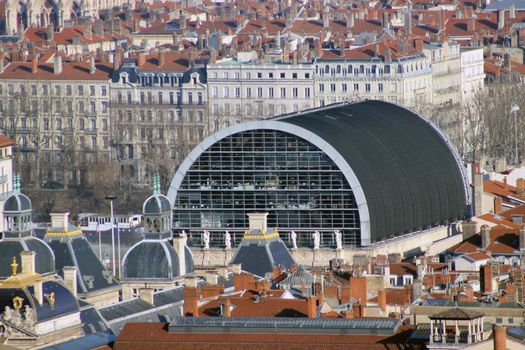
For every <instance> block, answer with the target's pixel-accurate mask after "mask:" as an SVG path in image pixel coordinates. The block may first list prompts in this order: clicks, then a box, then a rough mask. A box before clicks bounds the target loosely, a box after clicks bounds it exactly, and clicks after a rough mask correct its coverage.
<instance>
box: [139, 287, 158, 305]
mask: <svg viewBox="0 0 525 350" xmlns="http://www.w3.org/2000/svg"><path fill="white" fill-rule="evenodd" d="M139 299H140V300H142V301H144V302H146V303H147V304H149V305H151V306H155V299H154V296H153V288H141V289H140V290H139Z"/></svg>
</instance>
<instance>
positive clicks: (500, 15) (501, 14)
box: [498, 9, 505, 30]
mask: <svg viewBox="0 0 525 350" xmlns="http://www.w3.org/2000/svg"><path fill="white" fill-rule="evenodd" d="M504 27H505V10H504V9H499V10H498V30H502V29H503V28H504Z"/></svg>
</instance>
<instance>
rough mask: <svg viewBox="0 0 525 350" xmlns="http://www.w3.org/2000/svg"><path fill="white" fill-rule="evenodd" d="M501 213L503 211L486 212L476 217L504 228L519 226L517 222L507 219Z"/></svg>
mask: <svg viewBox="0 0 525 350" xmlns="http://www.w3.org/2000/svg"><path fill="white" fill-rule="evenodd" d="M502 214H503V213H498V214H493V213H488V214H483V215H480V216H478V217H477V218H478V219H479V220H483V221H487V222H490V223H493V224H496V225H499V226H503V227H506V228H514V229H517V228H519V227H520V225H519V224H517V223H515V222H512V220H509V219H508V218H506V217H504V216H503V215H502Z"/></svg>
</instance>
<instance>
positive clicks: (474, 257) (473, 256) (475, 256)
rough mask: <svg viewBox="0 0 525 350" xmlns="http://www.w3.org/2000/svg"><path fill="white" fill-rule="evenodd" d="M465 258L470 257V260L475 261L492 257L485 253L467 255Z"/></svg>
mask: <svg viewBox="0 0 525 350" xmlns="http://www.w3.org/2000/svg"><path fill="white" fill-rule="evenodd" d="M465 257H468V258H469V259H471V260H474V261H478V260H487V259H490V255H488V254H487V253H485V252H474V253H468V254H465Z"/></svg>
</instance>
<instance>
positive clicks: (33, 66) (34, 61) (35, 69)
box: [31, 56, 38, 74]
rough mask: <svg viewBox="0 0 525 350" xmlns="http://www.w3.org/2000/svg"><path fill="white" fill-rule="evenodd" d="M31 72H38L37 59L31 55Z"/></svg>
mask: <svg viewBox="0 0 525 350" xmlns="http://www.w3.org/2000/svg"><path fill="white" fill-rule="evenodd" d="M31 73H33V74H35V73H38V59H37V58H36V56H33V58H32V59H31Z"/></svg>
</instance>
